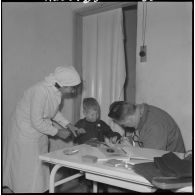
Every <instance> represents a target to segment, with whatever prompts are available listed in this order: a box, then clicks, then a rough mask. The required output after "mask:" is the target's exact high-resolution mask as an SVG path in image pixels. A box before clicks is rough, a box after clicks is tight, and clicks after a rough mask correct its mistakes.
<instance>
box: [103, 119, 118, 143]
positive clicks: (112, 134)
mask: <svg viewBox="0 0 195 195" xmlns="http://www.w3.org/2000/svg"><path fill="white" fill-rule="evenodd" d="M102 124H103V128H102V129H103V132H102V133H103V135H104V136H105V137H107V138H109V139H110V138H111V137H117V140H119V139H120V138H121V135H120V134H119V133H118V132H115V131H112V129H111V128H110V126H109V125H107V124H106V123H105V122H103V121H102Z"/></svg>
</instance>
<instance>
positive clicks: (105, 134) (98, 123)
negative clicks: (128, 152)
mask: <svg viewBox="0 0 195 195" xmlns="http://www.w3.org/2000/svg"><path fill="white" fill-rule="evenodd" d="M83 114H84V116H85V118H83V119H80V120H79V121H78V122H77V123H76V124H75V126H76V127H78V128H83V129H84V130H85V131H86V133H84V134H80V135H78V137H77V138H76V139H75V140H74V142H75V143H77V144H83V143H85V142H86V141H88V140H90V139H92V138H97V139H98V141H100V142H104V141H105V138H108V139H110V140H112V142H116V141H117V140H119V139H120V138H121V135H120V134H119V133H117V132H113V131H112V130H111V128H110V127H109V126H108V125H107V124H106V123H105V122H104V121H102V120H101V119H100V106H99V104H98V102H97V100H96V99H95V98H92V97H89V98H84V100H83Z"/></svg>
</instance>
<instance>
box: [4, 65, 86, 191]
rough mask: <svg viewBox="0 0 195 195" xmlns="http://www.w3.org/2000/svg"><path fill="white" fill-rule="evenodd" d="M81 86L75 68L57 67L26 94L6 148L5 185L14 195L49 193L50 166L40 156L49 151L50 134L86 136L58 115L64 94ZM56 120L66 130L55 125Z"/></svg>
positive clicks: (13, 121)
mask: <svg viewBox="0 0 195 195" xmlns="http://www.w3.org/2000/svg"><path fill="white" fill-rule="evenodd" d="M80 83H81V80H80V76H79V74H78V73H77V71H76V70H75V68H74V67H73V66H68V67H58V68H56V70H55V72H54V73H52V74H50V75H49V76H48V77H46V78H45V80H44V81H42V82H40V83H38V84H36V85H34V86H33V87H31V88H30V89H28V90H27V91H26V92H25V93H24V96H23V98H22V99H21V101H20V102H19V103H18V104H17V107H16V111H15V114H14V115H13V117H12V123H11V124H12V126H11V128H10V129H9V133H8V136H7V139H6V140H5V144H4V148H3V186H7V187H9V188H10V189H11V190H12V191H13V192H15V193H24V192H26V193H31V192H32V193H33V192H45V191H47V190H48V188H49V166H48V164H46V163H43V162H41V161H40V160H39V155H40V154H43V153H47V152H48V146H49V143H48V135H50V136H55V135H56V136H58V137H60V138H61V139H66V138H67V137H68V136H69V135H70V134H71V133H73V134H74V135H75V136H76V135H77V133H84V130H82V129H77V128H76V127H74V126H73V125H71V123H70V122H69V121H68V120H67V119H65V118H64V117H63V115H62V114H61V113H60V112H59V105H60V102H61V97H62V95H64V94H66V93H71V92H73V91H74V90H75V86H77V85H79V84H80ZM53 120H55V121H57V122H58V123H59V124H60V125H62V126H63V127H64V128H62V127H60V126H59V127H57V126H55V125H53V123H52V121H53Z"/></svg>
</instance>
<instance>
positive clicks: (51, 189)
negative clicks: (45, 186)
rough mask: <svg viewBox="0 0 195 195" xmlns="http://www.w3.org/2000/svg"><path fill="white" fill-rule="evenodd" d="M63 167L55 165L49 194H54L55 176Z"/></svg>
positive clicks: (51, 175)
mask: <svg viewBox="0 0 195 195" xmlns="http://www.w3.org/2000/svg"><path fill="white" fill-rule="evenodd" d="M61 167H62V165H59V164H57V165H55V166H54V168H53V169H52V171H51V174H50V181H49V193H54V187H55V174H56V172H57V171H58V169H59V168H61Z"/></svg>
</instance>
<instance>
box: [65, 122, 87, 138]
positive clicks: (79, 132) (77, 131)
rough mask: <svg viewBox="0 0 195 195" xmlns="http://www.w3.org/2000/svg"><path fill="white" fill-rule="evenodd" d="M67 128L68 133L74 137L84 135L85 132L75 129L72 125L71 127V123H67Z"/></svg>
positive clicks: (81, 129)
mask: <svg viewBox="0 0 195 195" xmlns="http://www.w3.org/2000/svg"><path fill="white" fill-rule="evenodd" d="M67 127H68V128H69V129H70V131H71V132H72V133H73V135H74V137H77V134H78V135H79V134H82V133H86V131H85V130H84V129H83V128H80V129H79V128H77V127H75V126H74V125H72V124H71V123H69V124H68V125H67Z"/></svg>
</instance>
